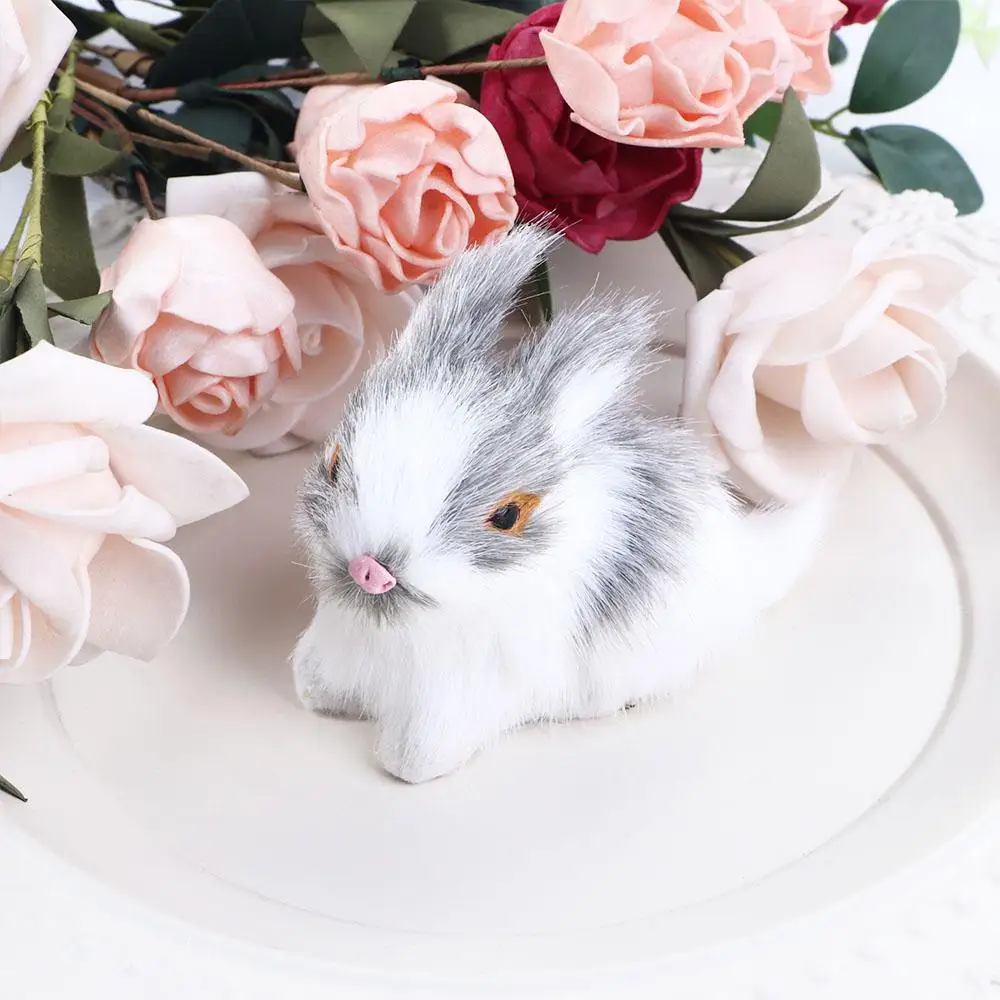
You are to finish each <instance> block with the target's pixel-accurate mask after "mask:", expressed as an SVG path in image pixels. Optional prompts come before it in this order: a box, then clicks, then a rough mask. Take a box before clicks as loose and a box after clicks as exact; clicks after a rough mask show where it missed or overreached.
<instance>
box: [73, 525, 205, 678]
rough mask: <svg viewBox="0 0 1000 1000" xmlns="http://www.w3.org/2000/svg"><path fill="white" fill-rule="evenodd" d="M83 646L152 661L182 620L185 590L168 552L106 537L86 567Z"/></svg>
mask: <svg viewBox="0 0 1000 1000" xmlns="http://www.w3.org/2000/svg"><path fill="white" fill-rule="evenodd" d="M89 573H90V587H91V595H92V596H91V614H90V627H89V629H88V631H87V642H88V643H90V644H91V645H93V646H97V647H98V648H100V649H104V650H109V651H111V652H114V653H120V654H122V655H123V656H132V657H135V658H136V659H139V660H152V659H153V658H154V657H156V656H157V654H159V653H160V652H161V650H162V649H163V647H164V646H166V645H167V643H168V642H170V640H171V639H173V637H174V636H175V635H176V634H177V630H178V629H179V628H180V626H181V623H182V622H183V621H184V616H185V615H186V614H187V608H188V601H189V598H190V584H189V583H188V575H187V570H185V568H184V563H182V562H181V560H180V558H179V557H178V556H177V555H175V554H174V553H173V552H171V551H170V549H167V548H164V547H163V546H162V545H157V544H155V543H153V542H147V541H144V540H143V539H131V540H129V539H126V538H120V537H118V536H117V535H109V536H108V537H107V538H106V539H105V541H104V544H103V545H102V546H101V548H100V549H99V550H98V553H97V555H96V556H94V559H93V561H92V562H91V564H90V570H89Z"/></svg>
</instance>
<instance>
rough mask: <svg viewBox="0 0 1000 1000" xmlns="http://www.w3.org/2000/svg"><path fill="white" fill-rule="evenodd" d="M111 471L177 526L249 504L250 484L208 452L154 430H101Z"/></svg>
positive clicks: (121, 428) (174, 435)
mask: <svg viewBox="0 0 1000 1000" xmlns="http://www.w3.org/2000/svg"><path fill="white" fill-rule="evenodd" d="M101 433H102V436H103V437H104V440H105V442H107V446H108V448H109V449H110V455H111V468H112V471H113V472H114V473H115V475H116V477H117V478H118V481H119V482H122V483H130V484H131V485H133V486H134V487H135V488H136V489H138V490H140V491H141V492H142V493H143V494H144V495H145V496H147V497H148V498H149V499H150V500H152V501H154V502H155V503H157V504H159V505H160V506H161V507H163V508H164V509H165V510H167V511H169V512H170V514H171V516H172V517H173V519H174V521H175V522H176V523H177V525H178V526H182V525H185V524H191V523H192V522H193V521H200V520H202V519H203V518H206V517H209V516H211V515H212V514H217V513H218V512H219V511H223V510H226V509H227V508H229V507H233V506H235V505H236V504H238V503H240V502H241V501H242V500H245V499H246V497H247V496H248V495H249V492H250V491H249V489H248V488H247V485H246V483H244V482H243V480H242V479H241V478H240V477H239V476H238V475H237V474H236V473H235V472H234V471H233V470H232V469H230V468H229V466H228V465H226V463H225V462H223V461H222V459H220V458H218V457H216V456H215V455H213V454H212V453H211V452H210V451H207V450H206V449H205V448H202V447H201V446H200V445H197V444H195V443H194V442H193V441H188V440H187V439H186V438H183V437H181V436H180V435H178V434H170V433H167V432H166V431H162V430H158V429H156V428H154V427H119V428H115V429H112V430H106V431H102V432H101Z"/></svg>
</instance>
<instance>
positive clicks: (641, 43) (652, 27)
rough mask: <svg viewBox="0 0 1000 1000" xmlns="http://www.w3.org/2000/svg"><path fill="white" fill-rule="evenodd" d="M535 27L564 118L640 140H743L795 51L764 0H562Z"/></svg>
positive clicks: (784, 77)
mask: <svg viewBox="0 0 1000 1000" xmlns="http://www.w3.org/2000/svg"><path fill="white" fill-rule="evenodd" d="M539 37H540V40H541V43H542V47H543V48H544V50H545V55H546V56H547V57H548V66H549V69H550V71H551V73H552V76H553V78H554V79H555V81H556V84H557V85H558V87H559V90H560V92H561V93H562V95H563V97H564V98H565V100H566V103H567V104H569V106H570V107H571V108H572V109H573V120H574V121H576V122H578V123H579V124H581V125H583V126H584V127H585V128H588V129H590V130H591V131H592V132H596V133H597V134H598V135H602V136H604V137H605V138H608V139H613V140H614V141H616V142H627V143H635V144H638V145H647V146H740V145H742V144H743V122H744V120H745V119H746V118H748V117H749V116H750V115H751V114H752V113H753V112H754V111H756V110H757V108H759V107H760V105H761V104H763V103H764V102H765V101H766V100H768V99H769V98H771V97H773V96H775V95H777V94H780V93H783V92H784V90H785V88H786V87H787V86H788V84H789V81H790V80H791V78H792V73H793V71H794V67H795V64H796V60H797V58H798V55H797V52H796V50H795V48H794V46H793V45H792V43H791V40H790V39H789V38H788V36H787V33H786V32H785V30H784V29H783V28H782V26H781V22H780V21H779V20H778V18H777V17H776V16H775V13H774V11H773V10H771V8H770V7H769V6H768V5H767V0H656V2H650V0H566V3H565V5H564V6H563V10H562V13H561V15H560V17H559V21H558V23H557V24H556V27H555V29H554V30H553V31H551V32H548V31H543V32H542V33H541V35H540V36H539Z"/></svg>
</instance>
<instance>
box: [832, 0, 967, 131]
mask: <svg viewBox="0 0 1000 1000" xmlns="http://www.w3.org/2000/svg"><path fill="white" fill-rule="evenodd" d="M961 28H962V14H961V10H960V8H959V5H958V0H898V2H897V3H894V4H892V6H890V7H887V8H886V10H885V11H884V12H883V14H882V16H881V17H880V18H879V19H878V23H877V24H876V25H875V30H874V31H873V32H872V35H871V37H870V38H869V39H868V45H867V46H866V47H865V51H864V54H863V55H862V57H861V65H860V66H859V67H858V75H857V76H856V77H855V78H854V88H853V90H852V91H851V101H850V104H849V107H850V110H851V111H853V112H854V113H855V114H862V115H867V114H877V113H881V112H883V111H895V110H897V109H898V108H903V107H906V105H907V104H912V103H913V102H914V101H915V100H917V99H918V98H920V97H923V96H924V94H926V93H927V92H928V91H930V90H931V89H932V88H933V87H934V85H935V84H936V83H937V82H938V80H940V79H941V77H942V76H944V74H945V72H946V70H947V69H948V67H949V65H951V60H952V57H953V56H954V55H955V49H956V48H957V47H958V36H959V32H960V31H961Z"/></svg>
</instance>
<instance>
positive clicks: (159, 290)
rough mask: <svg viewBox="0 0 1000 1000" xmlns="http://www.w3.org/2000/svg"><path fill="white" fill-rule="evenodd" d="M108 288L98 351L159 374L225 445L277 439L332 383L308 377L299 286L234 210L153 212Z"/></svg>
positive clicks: (166, 405) (194, 428) (164, 399)
mask: <svg viewBox="0 0 1000 1000" xmlns="http://www.w3.org/2000/svg"><path fill="white" fill-rule="evenodd" d="M101 290H102V291H110V292H111V302H110V304H109V305H108V307H107V308H106V309H105V310H104V312H103V313H101V315H100V316H99V317H98V319H97V322H96V323H94V326H93V329H92V331H91V337H90V344H91V351H92V353H93V355H94V357H96V358H97V359H98V360H100V361H104V362H106V363H108V364H112V365H118V366H120V367H124V368H136V369H138V370H139V371H142V372H145V373H146V374H147V375H149V376H151V377H152V379H153V380H154V382H155V383H156V388H157V390H158V392H159V394H160V405H161V406H162V408H163V410H164V411H165V412H166V413H168V414H169V415H170V416H171V417H172V418H173V420H174V421H175V422H176V423H177V424H179V425H180V426H181V427H183V428H184V429H185V430H188V431H191V432H192V433H195V434H199V435H203V436H210V437H211V441H212V443H214V444H221V445H223V446H229V447H233V448H252V447H255V446H256V445H257V444H259V443H266V442H268V441H271V440H274V439H275V438H276V437H280V436H281V435H282V434H284V433H285V432H286V431H287V430H288V427H289V426H290V425H291V424H292V423H294V420H295V417H296V416H297V414H298V413H299V412H300V410H299V407H301V406H302V405H303V404H305V403H308V402H310V401H312V400H313V399H315V398H317V397H318V396H320V395H322V394H323V393H324V392H325V387H323V386H320V385H317V384H316V380H314V379H308V378H305V379H304V378H300V377H299V376H300V374H301V372H302V367H303V355H302V347H301V344H300V342H299V336H298V332H297V329H296V325H295V317H294V315H293V309H294V306H295V301H294V299H293V297H292V293H291V292H290V291H289V290H288V289H287V288H286V287H285V286H284V285H283V284H282V283H281V281H280V280H279V279H278V278H276V277H275V276H274V275H273V274H271V272H270V271H269V270H268V269H267V268H266V267H265V266H264V264H263V263H262V262H261V260H260V257H258V256H257V252H256V251H255V250H254V248H253V246H252V245H251V243H250V241H249V240H248V239H247V238H246V236H244V235H243V233H242V232H241V231H240V230H239V229H238V228H237V227H236V226H235V225H233V223H231V222H228V221H227V220H225V219H220V218H216V217H214V216H210V215H192V216H184V217H178V218H166V219H159V220H157V221H155V222H154V221H152V220H150V219H144V220H143V221H142V222H140V223H139V225H138V226H136V228H135V230H134V231H133V232H132V235H131V236H130V237H129V240H128V242H127V243H126V244H125V246H124V248H123V249H122V252H121V253H120V254H119V256H118V258H117V259H116V260H115V262H114V263H113V264H112V265H111V266H110V267H108V268H105V270H104V272H103V273H102V275H101ZM265 403H271V404H274V405H272V406H271V407H270V408H269V409H268V410H267V411H266V412H265V410H264V404H265ZM286 407H287V410H286V409H285V408H286Z"/></svg>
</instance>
